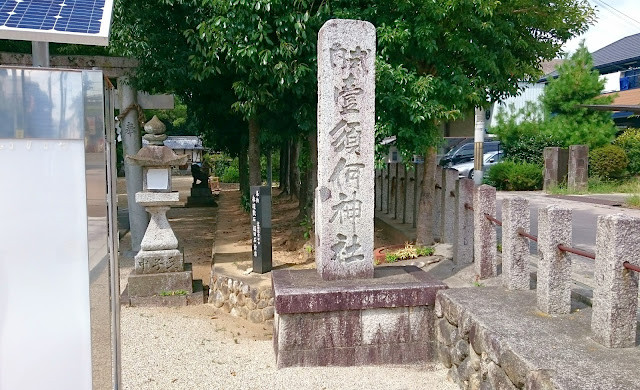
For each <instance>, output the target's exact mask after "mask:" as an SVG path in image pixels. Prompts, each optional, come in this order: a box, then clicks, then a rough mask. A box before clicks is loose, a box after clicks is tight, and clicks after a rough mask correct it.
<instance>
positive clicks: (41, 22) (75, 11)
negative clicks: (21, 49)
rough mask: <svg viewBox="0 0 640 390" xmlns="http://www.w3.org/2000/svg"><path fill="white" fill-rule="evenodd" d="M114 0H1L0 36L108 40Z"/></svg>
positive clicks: (100, 42)
mask: <svg viewBox="0 0 640 390" xmlns="http://www.w3.org/2000/svg"><path fill="white" fill-rule="evenodd" d="M112 7H113V0H0V38H1V39H18V40H27V41H41V42H61V43H78V44H85V45H102V46H106V45H108V44H109V28H110V25H111V10H112Z"/></svg>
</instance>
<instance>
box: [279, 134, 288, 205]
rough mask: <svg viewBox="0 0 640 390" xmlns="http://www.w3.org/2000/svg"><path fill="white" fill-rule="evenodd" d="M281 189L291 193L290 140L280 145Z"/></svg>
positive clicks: (283, 192)
mask: <svg viewBox="0 0 640 390" xmlns="http://www.w3.org/2000/svg"><path fill="white" fill-rule="evenodd" d="M279 180H280V186H279V188H280V190H281V193H280V195H282V194H288V193H289V141H283V142H282V144H281V145H280V177H279Z"/></svg>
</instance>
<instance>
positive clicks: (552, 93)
mask: <svg viewBox="0 0 640 390" xmlns="http://www.w3.org/2000/svg"><path fill="white" fill-rule="evenodd" d="M557 70H558V77H557V78H555V79H551V80H550V81H549V84H548V85H547V87H546V88H545V91H544V95H542V97H541V99H540V102H541V103H542V108H543V109H544V111H545V114H546V121H545V124H544V125H545V128H544V132H546V133H547V134H554V136H555V137H557V138H559V139H562V140H563V142H564V145H563V146H569V145H576V144H586V145H589V147H590V148H591V149H595V148H597V147H600V146H603V145H606V144H608V143H610V142H611V141H612V140H613V138H614V137H615V134H616V127H615V124H614V122H613V119H612V118H611V114H610V113H609V112H603V111H594V110H590V109H587V108H584V107H581V106H580V105H583V104H609V103H611V102H612V101H613V97H612V96H600V95H601V94H602V90H603V89H604V84H605V81H604V80H600V77H599V76H600V74H599V73H598V71H597V70H596V69H593V58H592V57H591V54H589V51H588V50H587V48H586V47H585V46H584V42H582V43H581V44H580V47H579V48H578V49H577V50H576V51H575V52H574V53H573V54H572V55H571V56H570V57H569V58H568V59H567V60H566V61H564V62H563V63H562V64H561V65H560V66H559V67H558V69H557Z"/></svg>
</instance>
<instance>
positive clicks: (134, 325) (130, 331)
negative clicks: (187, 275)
mask: <svg viewBox="0 0 640 390" xmlns="http://www.w3.org/2000/svg"><path fill="white" fill-rule="evenodd" d="M229 317H230V316H228V315H227V314H223V313H219V312H217V311H216V309H215V308H214V307H213V306H211V305H202V306H192V307H183V308H134V307H125V306H123V307H122V318H121V320H122V321H121V323H122V375H123V379H122V384H123V388H124V389H132V390H133V389H135V390H145V389H162V390H171V389H181V390H182V389H233V390H236V389H380V388H382V389H385V390H391V389H429V390H440V389H442V390H448V389H457V387H456V386H455V385H454V384H453V383H451V382H449V381H448V380H447V379H446V376H447V375H446V369H445V368H444V367H443V366H441V365H435V366H425V365H415V366H381V367H351V368H349V367H346V368H345V367H330V368H326V367H322V368H320V367H318V368H287V369H281V370H276V368H275V359H274V354H273V348H272V342H271V339H270V337H271V336H270V330H269V329H266V328H264V327H263V326H261V325H254V324H248V323H247V322H246V321H243V320H238V319H235V318H229Z"/></svg>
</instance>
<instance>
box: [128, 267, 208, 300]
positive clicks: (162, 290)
mask: <svg viewBox="0 0 640 390" xmlns="http://www.w3.org/2000/svg"><path fill="white" fill-rule="evenodd" d="M121 302H122V303H125V304H129V305H131V306H186V305H200V304H203V303H204V290H203V286H202V280H193V272H192V270H191V264H189V263H184V270H183V271H178V272H162V273H153V274H136V273H132V274H131V275H129V279H128V284H127V288H126V289H125V290H124V292H123V293H122V297H121Z"/></svg>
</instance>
